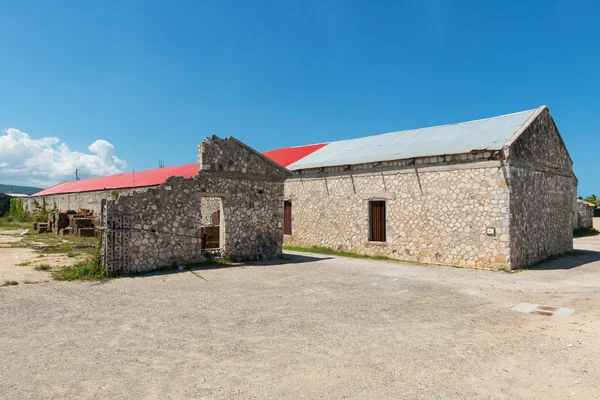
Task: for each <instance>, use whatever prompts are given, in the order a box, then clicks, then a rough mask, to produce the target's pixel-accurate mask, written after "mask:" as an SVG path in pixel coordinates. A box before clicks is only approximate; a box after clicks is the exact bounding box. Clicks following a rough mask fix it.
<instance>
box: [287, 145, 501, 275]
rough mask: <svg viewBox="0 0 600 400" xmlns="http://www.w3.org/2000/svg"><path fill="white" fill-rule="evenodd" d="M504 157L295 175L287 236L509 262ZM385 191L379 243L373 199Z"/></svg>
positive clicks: (404, 256)
mask: <svg viewBox="0 0 600 400" xmlns="http://www.w3.org/2000/svg"><path fill="white" fill-rule="evenodd" d="M490 155H491V154H490ZM490 155H488V156H490ZM466 158H468V157H466ZM457 159H459V160H460V159H461V158H460V157H459V158H457ZM443 161H444V158H443V157H442V158H441V160H440V159H439V158H438V159H436V162H443ZM501 165H502V164H501V161H499V160H495V161H481V162H471V163H468V164H462V165H453V164H439V165H431V164H430V165H419V166H412V167H409V166H406V167H400V166H397V167H394V166H391V167H390V166H389V165H385V166H384V168H382V169H381V170H379V171H378V170H377V169H376V168H369V169H365V170H360V169H359V170H358V171H356V172H352V173H350V172H348V173H343V172H332V173H331V174H326V176H322V177H319V176H318V174H309V175H307V174H304V175H295V176H294V178H292V179H289V180H288V181H287V182H286V186H285V189H286V190H285V198H286V200H291V201H292V235H291V236H286V239H285V242H286V244H292V245H301V246H312V245H318V246H326V247H330V248H334V249H340V250H349V251H355V252H359V253H362V254H369V255H383V256H387V257H391V258H395V259H398V260H409V261H418V262H424V263H439V264H450V265H464V266H477V267H493V268H505V267H508V266H509V265H510V257H511V254H510V246H509V244H510V240H509V223H510V221H509V217H510V214H509V190H508V187H507V185H506V180H505V177H504V172H503V168H502V167H501ZM354 167H356V166H353V168H354ZM380 199H381V200H386V213H387V218H386V225H387V241H386V242H385V243H374V242H369V241H368V232H369V214H368V202H369V200H380ZM487 228H493V229H494V230H495V232H494V235H493V236H488V234H487Z"/></svg>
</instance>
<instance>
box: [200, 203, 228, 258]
mask: <svg viewBox="0 0 600 400" xmlns="http://www.w3.org/2000/svg"><path fill="white" fill-rule="evenodd" d="M200 212H201V215H202V222H201V229H200V240H201V243H202V250H203V251H205V252H209V253H220V252H221V251H222V249H223V235H222V227H223V222H222V220H223V201H222V200H221V198H220V197H202V198H201V200H200Z"/></svg>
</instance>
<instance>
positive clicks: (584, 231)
mask: <svg viewBox="0 0 600 400" xmlns="http://www.w3.org/2000/svg"><path fill="white" fill-rule="evenodd" d="M598 235H600V231H598V230H596V229H594V228H579V229H575V230H574V231H573V236H575V237H582V236H598Z"/></svg>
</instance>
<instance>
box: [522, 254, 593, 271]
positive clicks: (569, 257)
mask: <svg viewBox="0 0 600 400" xmlns="http://www.w3.org/2000/svg"><path fill="white" fill-rule="evenodd" d="M596 261H600V252H599V251H592V250H573V251H570V252H568V253H565V254H562V255H560V256H556V257H553V258H551V259H550V260H547V261H544V262H541V263H540V264H536V265H534V266H532V267H530V268H528V269H530V270H534V271H552V270H561V269H573V268H577V267H581V266H584V265H586V264H590V263H593V262H596Z"/></svg>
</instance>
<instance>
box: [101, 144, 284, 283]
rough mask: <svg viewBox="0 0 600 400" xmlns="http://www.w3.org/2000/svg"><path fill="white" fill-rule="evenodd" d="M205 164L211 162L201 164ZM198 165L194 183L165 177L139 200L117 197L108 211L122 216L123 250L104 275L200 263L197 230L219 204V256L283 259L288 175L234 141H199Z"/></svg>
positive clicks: (191, 180)
mask: <svg viewBox="0 0 600 400" xmlns="http://www.w3.org/2000/svg"><path fill="white" fill-rule="evenodd" d="M211 157H216V158H215V159H214V160H212V161H211V162H210V163H208V164H207V163H206V161H207V160H211ZM200 158H202V159H203V160H204V161H205V164H202V163H199V165H200V167H201V169H200V171H199V172H198V175H197V176H195V177H193V178H187V179H186V178H182V177H171V178H169V179H167V181H166V182H165V183H164V184H162V185H159V186H157V187H154V188H150V189H148V190H147V191H145V192H141V193H132V194H130V195H127V196H120V197H119V199H118V201H117V202H116V203H114V204H111V205H110V209H111V213H112V214H111V215H114V216H126V218H127V219H128V225H129V228H130V233H128V235H125V236H126V237H125V239H124V240H125V241H126V242H127V243H122V244H120V246H121V248H127V249H128V254H127V255H126V263H121V262H120V261H119V260H117V261H119V262H118V263H115V264H111V260H105V263H106V265H107V268H108V269H109V270H110V271H112V272H115V273H129V272H140V271H150V270H154V269H156V268H160V267H165V266H170V265H173V264H177V265H179V264H188V263H194V262H198V261H201V260H202V258H203V256H202V250H203V249H202V240H201V228H202V226H206V225H208V224H207V222H208V220H210V215H209V216H208V217H207V216H206V215H203V213H210V214H212V212H213V211H214V207H215V205H216V204H218V202H219V199H220V201H221V202H222V205H221V209H222V215H221V221H222V224H221V226H220V232H221V240H220V242H221V248H222V251H223V254H224V256H226V257H232V258H234V259H257V258H272V257H276V256H278V255H280V254H281V246H282V243H283V190H284V189H283V186H284V184H283V182H284V180H285V179H286V178H287V177H289V176H290V175H291V174H290V173H289V171H287V170H286V169H285V168H283V167H281V166H279V165H277V164H275V163H273V162H272V161H270V160H268V159H266V158H265V157H264V156H262V155H261V154H259V153H256V152H255V151H254V150H252V149H250V148H249V147H247V146H246V145H244V144H243V143H240V142H239V141H237V140H235V139H234V138H228V139H224V140H223V139H219V138H217V137H214V136H213V137H212V138H209V139H207V140H205V141H204V142H203V143H202V144H201V145H200V147H199V159H200ZM215 160H216V161H215ZM265 160H266V161H265ZM219 164H221V165H224V166H227V167H223V168H220V167H218V165H219ZM207 165H209V166H210V167H208V169H207V170H204V169H202V168H203V167H206V166H207ZM215 165H217V168H214V166H215ZM257 165H258V166H260V168H257ZM215 198H217V199H215ZM207 210H208V211H207ZM107 234H108V233H107ZM103 251H104V250H103ZM105 254H106V253H105Z"/></svg>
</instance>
